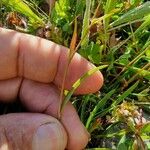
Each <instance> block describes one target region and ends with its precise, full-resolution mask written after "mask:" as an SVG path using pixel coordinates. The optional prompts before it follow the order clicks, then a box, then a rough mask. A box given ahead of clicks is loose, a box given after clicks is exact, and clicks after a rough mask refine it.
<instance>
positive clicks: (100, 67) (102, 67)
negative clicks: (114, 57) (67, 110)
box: [61, 65, 107, 110]
mask: <svg viewBox="0 0 150 150" xmlns="http://www.w3.org/2000/svg"><path fill="white" fill-rule="evenodd" d="M106 67H107V65H103V66H99V67H95V68H93V69H91V70H89V71H88V72H87V73H85V74H84V75H83V76H82V77H81V78H79V79H78V80H77V81H76V82H75V83H74V84H73V86H72V88H71V90H70V91H69V92H68V93H67V95H66V97H65V99H64V101H63V103H62V105H61V110H62V109H63V108H64V106H65V104H66V103H67V102H68V101H69V99H70V98H71V96H72V95H73V93H74V92H75V90H76V89H77V88H78V87H79V86H80V85H81V84H82V82H83V81H84V80H85V79H86V78H88V77H89V76H91V75H92V74H94V73H95V72H96V71H98V70H100V69H104V68H106Z"/></svg>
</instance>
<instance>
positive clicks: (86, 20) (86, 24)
mask: <svg viewBox="0 0 150 150" xmlns="http://www.w3.org/2000/svg"><path fill="white" fill-rule="evenodd" d="M90 9H91V0H86V9H85V13H84V19H83V26H82V34H81V39H83V41H82V43H81V47H83V48H84V47H86V46H87V45H88V42H89V33H87V30H88V29H89V27H90V14H91V11H90Z"/></svg>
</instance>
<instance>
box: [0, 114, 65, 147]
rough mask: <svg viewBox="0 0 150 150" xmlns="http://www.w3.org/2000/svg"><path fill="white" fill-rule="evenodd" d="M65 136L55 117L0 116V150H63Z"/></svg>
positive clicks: (40, 115)
mask: <svg viewBox="0 0 150 150" xmlns="http://www.w3.org/2000/svg"><path fill="white" fill-rule="evenodd" d="M66 143H67V136H66V132H65V130H64V128H63V127H62V125H61V124H60V123H59V122H58V120H56V119H55V118H53V117H51V116H48V115H44V114H32V113H22V114H8V115H2V116H0V149H1V150H12V149H15V150H17V149H21V150H42V149H43V150H50V149H52V150H64V149H65V147H66Z"/></svg>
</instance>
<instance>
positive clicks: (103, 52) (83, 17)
mask: <svg viewBox="0 0 150 150" xmlns="http://www.w3.org/2000/svg"><path fill="white" fill-rule="evenodd" d="M44 4H45V1H44V0H37V1H35V0H23V1H20V0H7V1H6V0H2V1H1V2H0V25H1V26H3V27H7V28H13V29H15V30H18V31H21V32H26V33H30V34H33V35H37V36H41V37H43V38H46V39H49V40H52V41H54V42H56V43H59V44H62V45H64V46H67V47H70V50H71V55H70V56H71V57H70V60H71V58H72V56H73V54H74V52H75V51H78V52H79V53H80V54H81V55H82V56H83V57H85V58H86V59H88V60H89V61H90V62H92V63H94V64H95V65H96V66H103V67H104V68H103V67H100V68H103V69H102V73H103V75H104V78H105V83H104V86H103V88H102V89H101V91H100V92H97V93H95V94H88V95H84V96H78V97H72V98H71V101H72V103H73V104H74V106H75V107H76V109H77V111H78V113H79V116H80V118H81V120H82V122H83V123H84V125H85V126H86V128H87V129H88V131H89V132H90V133H91V141H90V142H89V144H88V146H87V149H89V150H94V149H95V150H105V149H106V150H107V149H108V150H109V149H117V150H136V149H140V150H147V149H150V142H149V139H150V122H149V114H150V30H149V26H150V2H148V1H147V2H146V1H144V0H132V1H128V0H125V1H123V0H57V1H56V2H55V4H54V6H53V8H51V9H48V10H46V7H44V8H45V9H43V5H44ZM35 6H36V7H35ZM46 6H48V5H47V4H46ZM12 12H13V13H14V14H15V16H16V19H18V20H20V22H21V21H22V22H24V23H25V25H24V26H22V25H21V24H19V23H17V22H12V21H11V22H10V21H9V15H10V13H12ZM5 20H6V22H5ZM100 68H98V69H100ZM91 72H92V71H91ZM91 72H90V73H91ZM88 75H89V73H87V74H86V75H84V77H82V78H81V79H79V80H78V81H77V82H76V83H75V84H74V86H73V88H72V90H71V91H70V92H68V94H67V96H66V99H65V102H67V101H68V100H69V99H70V97H71V96H72V94H73V92H74V90H75V89H76V88H77V87H78V86H79V85H80V84H81V82H80V81H81V80H84V78H86V76H88ZM64 78H65V77H64Z"/></svg>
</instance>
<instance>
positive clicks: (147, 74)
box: [129, 64, 150, 80]
mask: <svg viewBox="0 0 150 150" xmlns="http://www.w3.org/2000/svg"><path fill="white" fill-rule="evenodd" d="M148 65H149V66H150V64H148ZM129 69H130V70H132V71H134V72H137V73H138V75H139V76H141V77H144V78H145V79H147V80H150V71H148V70H145V69H141V68H137V67H129Z"/></svg>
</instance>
